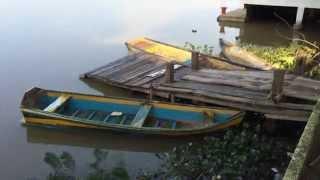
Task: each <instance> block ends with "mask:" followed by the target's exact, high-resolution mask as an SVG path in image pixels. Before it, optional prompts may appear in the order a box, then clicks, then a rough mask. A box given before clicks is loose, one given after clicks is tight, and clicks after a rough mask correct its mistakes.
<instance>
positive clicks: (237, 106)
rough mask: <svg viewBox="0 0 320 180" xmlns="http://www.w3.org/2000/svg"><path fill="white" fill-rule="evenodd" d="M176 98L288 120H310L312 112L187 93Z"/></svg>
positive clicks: (178, 94) (176, 94)
mask: <svg viewBox="0 0 320 180" xmlns="http://www.w3.org/2000/svg"><path fill="white" fill-rule="evenodd" d="M175 96H176V97H178V98H183V99H190V100H196V101H200V102H205V103H210V104H215V105H220V106H225V107H232V108H234V109H241V110H247V111H254V112H260V113H269V114H281V115H282V116H283V117H287V119H286V120H292V119H293V120H295V117H297V116H299V117H305V119H307V118H308V116H309V114H310V112H309V111H296V110H281V109H279V110H276V109H268V108H265V107H261V106H257V105H252V104H243V103H238V102H231V101H226V100H221V99H215V98H209V97H206V96H190V95H188V94H185V93H175Z"/></svg>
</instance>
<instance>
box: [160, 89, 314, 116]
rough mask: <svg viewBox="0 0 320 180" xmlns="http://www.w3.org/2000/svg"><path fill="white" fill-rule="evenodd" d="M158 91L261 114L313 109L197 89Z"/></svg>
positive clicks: (306, 106) (308, 106) (302, 105)
mask: <svg viewBox="0 0 320 180" xmlns="http://www.w3.org/2000/svg"><path fill="white" fill-rule="evenodd" d="M157 89H161V90H164V91H169V92H176V93H186V94H190V95H189V96H190V98H191V95H193V96H197V97H198V96H203V97H207V98H212V99H219V100H224V101H226V102H236V103H240V104H243V107H241V108H242V109H248V107H246V106H251V108H250V109H251V110H253V109H256V110H257V112H261V111H263V112H266V111H268V110H273V111H278V110H281V109H292V110H303V111H304V110H306V111H310V110H311V109H312V106H311V105H306V104H301V105H299V104H293V103H279V104H274V103H273V102H270V101H261V100H260V101H259V100H255V99H248V98H243V97H235V96H230V95H224V94H218V93H211V92H208V91H203V90H197V89H185V88H171V87H164V86H160V87H157ZM226 104H227V103H226ZM259 106H260V107H259ZM229 107H232V106H229ZM258 109H259V110H258Z"/></svg>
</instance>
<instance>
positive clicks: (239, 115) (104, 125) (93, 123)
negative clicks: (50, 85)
mask: <svg viewBox="0 0 320 180" xmlns="http://www.w3.org/2000/svg"><path fill="white" fill-rule="evenodd" d="M21 111H22V112H26V113H32V114H35V115H40V116H45V117H48V118H57V119H56V120H59V118H60V120H66V121H71V122H73V123H79V122H80V123H82V124H85V125H89V126H94V127H93V128H99V129H105V128H118V129H123V130H143V131H146V132H148V131H149V132H150V131H152V132H170V131H171V132H178V133H183V132H190V131H201V130H206V129H211V128H215V127H216V128H218V129H219V126H223V125H228V124H233V123H234V121H237V120H238V121H240V122H241V121H242V118H243V116H244V112H239V113H237V114H235V115H233V116H231V117H230V118H229V119H228V121H225V122H221V123H216V124H214V123H212V124H211V125H209V126H208V125H207V126H199V127H195V128H183V129H172V128H155V127H140V128H138V127H133V126H130V125H126V124H114V123H108V122H97V121H92V120H86V119H82V118H78V117H73V118H70V116H65V115H62V114H58V113H52V112H45V111H42V110H39V109H28V108H21ZM26 118H29V117H26ZM30 118H33V117H30ZM39 118H41V117H39ZM41 119H43V118H41ZM24 123H26V124H28V123H27V122H24ZM59 126H61V125H59Z"/></svg>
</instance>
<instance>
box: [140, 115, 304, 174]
mask: <svg viewBox="0 0 320 180" xmlns="http://www.w3.org/2000/svg"><path fill="white" fill-rule="evenodd" d="M257 118H259V117H257ZM257 122H260V123H257ZM300 131H301V130H300ZM298 137H299V135H297V136H296V137H295V138H296V139H295V140H293V141H292V137H290V139H288V137H285V136H277V135H276V136H275V135H271V134H270V133H268V132H266V131H265V130H263V128H262V124H261V121H258V120H257V121H255V120H250V121H246V122H244V123H243V124H242V125H240V126H238V127H235V128H231V129H229V130H227V131H226V132H225V133H223V134H221V135H220V136H208V137H205V138H204V139H203V141H201V142H197V143H192V142H190V143H188V144H185V145H182V146H179V147H176V148H174V149H173V150H172V151H170V152H168V153H162V154H159V155H158V157H159V158H160V159H162V160H163V164H162V168H161V169H159V170H158V171H157V172H142V174H141V176H140V179H141V180H149V179H177V180H180V179H181V180H184V179H222V180H223V179H272V178H273V177H274V175H275V174H278V175H280V174H281V173H284V171H285V169H286V168H287V165H288V163H289V161H290V154H291V153H292V152H293V151H294V147H295V145H296V142H297V139H298Z"/></svg>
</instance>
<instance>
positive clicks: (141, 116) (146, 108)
mask: <svg viewBox="0 0 320 180" xmlns="http://www.w3.org/2000/svg"><path fill="white" fill-rule="evenodd" d="M151 108H152V106H151V105H143V106H141V108H140V109H139V111H138V112H137V114H136V116H135V117H134V119H133V121H132V122H131V125H132V126H133V127H142V126H143V123H144V121H145V120H146V119H147V117H148V115H149V112H150V110H151Z"/></svg>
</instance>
